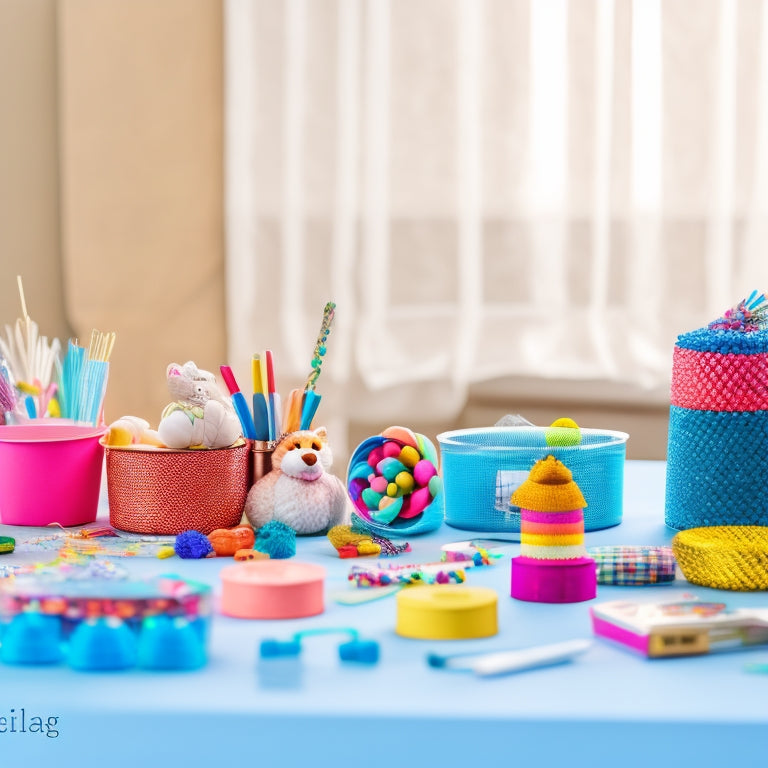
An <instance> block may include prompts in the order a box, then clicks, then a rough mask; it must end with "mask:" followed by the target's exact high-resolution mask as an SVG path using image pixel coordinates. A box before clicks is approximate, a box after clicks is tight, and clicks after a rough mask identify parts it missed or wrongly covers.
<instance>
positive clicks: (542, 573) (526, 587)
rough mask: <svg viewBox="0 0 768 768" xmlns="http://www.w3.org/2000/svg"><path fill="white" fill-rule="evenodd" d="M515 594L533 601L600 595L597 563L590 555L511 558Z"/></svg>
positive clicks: (563, 600)
mask: <svg viewBox="0 0 768 768" xmlns="http://www.w3.org/2000/svg"><path fill="white" fill-rule="evenodd" d="M511 594H512V597H514V598H516V599H517V600H527V601H529V602H532V603H581V602H584V601H585V600H592V599H593V598H594V597H596V596H597V565H596V564H595V561H594V560H593V559H592V558H590V557H577V558H573V559H571V560H538V559H536V558H533V557H525V556H523V555H521V556H519V557H513V558H512V591H511Z"/></svg>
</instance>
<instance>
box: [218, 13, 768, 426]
mask: <svg viewBox="0 0 768 768" xmlns="http://www.w3.org/2000/svg"><path fill="white" fill-rule="evenodd" d="M226 51H227V65H226V87H227V99H226V120H227V136H226V152H227V163H226V175H227V180H226V216H227V237H228V261H227V264H228V313H229V318H228V329H229V344H230V359H232V360H234V361H242V366H243V370H245V365H246V363H247V360H248V359H249V358H250V355H251V353H252V352H254V351H256V350H258V349H260V348H265V347H270V348H272V349H273V350H275V354H276V360H277V365H278V376H279V377H280V379H281V389H283V388H287V387H289V386H295V385H296V384H298V383H299V382H300V381H301V380H302V379H303V377H304V376H306V374H307V373H308V366H309V359H310V356H311V350H312V347H313V343H314V338H315V335H316V330H317V327H318V325H319V322H320V315H321V311H322V307H323V305H324V303H325V301H327V300H329V299H332V300H334V301H336V303H337V305H338V315H337V324H336V327H335V328H334V331H333V333H332V335H331V338H330V339H329V343H328V348H329V351H328V357H327V363H326V365H325V366H324V369H323V377H322V378H321V381H320V382H319V385H318V387H319V391H320V392H322V393H324V396H325V394H327V395H328V402H327V404H326V405H323V406H321V408H322V409H325V413H324V414H323V417H324V420H325V421H326V422H332V421H333V420H334V419H338V421H339V423H340V424H341V423H342V422H343V421H344V420H345V419H351V420H355V419H357V420H359V419H365V420H367V421H369V422H370V421H376V420H380V422H381V425H382V426H385V425H386V423H391V422H393V421H395V422H403V423H405V422H406V421H407V420H408V419H409V418H413V417H416V416H418V417H422V418H423V417H430V418H432V419H436V420H440V419H442V420H446V422H447V425H448V426H450V419H451V418H453V417H455V416H456V414H457V413H458V412H459V410H460V408H461V406H462V404H463V402H464V399H465V396H466V392H467V387H468V385H469V384H470V383H472V382H476V381H481V380H487V379H492V378H498V377H510V376H511V377H545V378H548V379H563V380H565V381H566V382H567V381H568V380H590V381H591V380H600V381H608V382H613V383H615V385H617V386H621V385H623V384H630V383H631V384H632V385H633V386H634V387H638V386H639V387H640V389H641V390H646V391H648V392H652V391H656V392H659V391H661V392H664V390H665V388H666V386H667V381H668V377H669V368H670V365H671V349H672V345H673V343H674V340H675V338H676V335H677V334H678V333H680V332H683V331H686V330H689V329H691V328H693V327H697V326H699V325H702V324H703V323H705V322H706V321H708V320H710V319H712V318H714V317H715V316H717V315H718V314H719V313H720V312H722V311H723V310H724V309H726V308H727V307H728V306H729V305H731V304H733V303H735V302H736V301H737V300H738V299H740V298H743V297H745V296H746V295H747V294H748V293H749V292H750V291H751V290H752V288H753V287H757V288H760V289H763V290H765V289H768V259H766V256H765V253H764V247H765V242H766V240H765V236H766V231H767V230H766V224H767V223H768V152H766V149H767V148H768V111H767V110H768V106H767V105H768V12H767V11H766V3H765V2H761V1H759V0H747V1H744V2H729V1H728V0H667V1H666V2H664V3H662V2H660V0H638V1H636V2H634V3H633V2H629V1H628V0H594V1H593V2H589V1H587V0H583V1H581V2H578V3H569V2H567V1H566V0H454V1H453V2H449V1H448V0H366V1H363V0H227V1H226Z"/></svg>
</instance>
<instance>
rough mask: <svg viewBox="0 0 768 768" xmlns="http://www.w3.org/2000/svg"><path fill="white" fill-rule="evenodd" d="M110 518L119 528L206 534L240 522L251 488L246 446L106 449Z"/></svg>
mask: <svg viewBox="0 0 768 768" xmlns="http://www.w3.org/2000/svg"><path fill="white" fill-rule="evenodd" d="M105 453H106V463H107V494H108V498H109V522H110V524H111V525H112V526H113V527H115V528H118V529H119V530H122V531H130V532H132V533H147V534H156V535H173V536H175V535H177V534H179V533H182V532H183V531H189V530H194V531H200V533H203V534H209V533H210V532H211V531H213V530H215V529H216V528H232V527H233V526H235V525H238V524H239V523H240V520H241V518H242V515H243V508H244V507H245V498H246V496H247V495H248V489H249V487H250V477H251V474H250V455H249V454H250V445H249V444H248V443H243V444H242V445H236V446H234V447H231V448H217V449H208V450H205V449H203V450H185V451H171V450H164V449H160V450H157V449H146V450H142V449H137V448H110V447H107V449H106V451H105Z"/></svg>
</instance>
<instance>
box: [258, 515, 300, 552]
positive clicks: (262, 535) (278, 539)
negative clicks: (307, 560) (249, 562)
mask: <svg viewBox="0 0 768 768" xmlns="http://www.w3.org/2000/svg"><path fill="white" fill-rule="evenodd" d="M253 548H254V549H256V550H258V551H259V552H264V554H266V555H269V557H270V559H271V560H286V559H287V558H289V557H293V556H294V555H295V554H296V531H294V530H293V528H291V527H290V526H289V525H286V524H285V523H281V522H279V521H278V520H272V522H270V523H267V524H266V525H265V526H264V527H263V528H260V529H259V531H258V532H257V533H256V543H255V544H254V545H253Z"/></svg>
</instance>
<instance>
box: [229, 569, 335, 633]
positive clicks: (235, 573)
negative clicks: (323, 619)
mask: <svg viewBox="0 0 768 768" xmlns="http://www.w3.org/2000/svg"><path fill="white" fill-rule="evenodd" d="M324 580H325V568H323V567H322V566H320V565H313V564H311V563H296V562H288V561H286V560H249V561H246V562H243V563H238V564H237V565H230V566H227V567H226V568H223V569H222V571H221V584H222V589H221V605H220V608H221V612H222V613H223V614H225V615H227V616H234V617H236V618H239V619H300V618H302V617H304V616H317V614H319V613H322V612H323V610H324V607H325V605H324V602H323V582H324Z"/></svg>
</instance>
